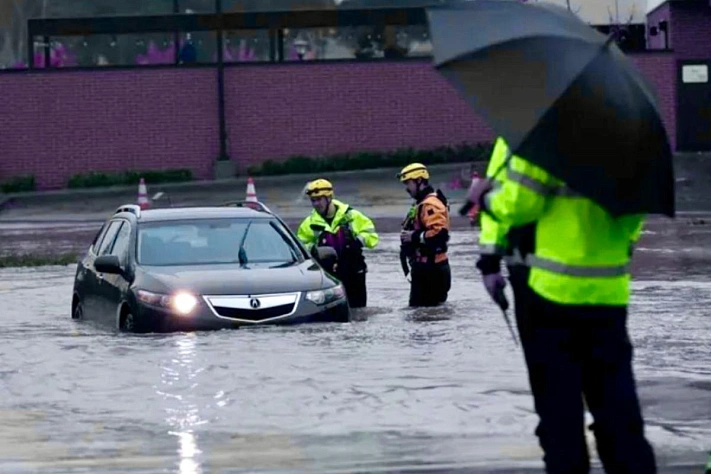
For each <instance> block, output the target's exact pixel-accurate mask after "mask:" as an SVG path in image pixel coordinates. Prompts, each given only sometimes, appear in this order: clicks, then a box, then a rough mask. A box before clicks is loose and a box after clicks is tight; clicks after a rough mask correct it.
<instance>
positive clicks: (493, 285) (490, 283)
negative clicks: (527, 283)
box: [481, 272, 506, 304]
mask: <svg viewBox="0 0 711 474" xmlns="http://www.w3.org/2000/svg"><path fill="white" fill-rule="evenodd" d="M481 278H482V280H484V288H486V292H487V293H489V296H491V299H492V300H494V301H496V302H497V304H498V301H497V291H500V290H503V289H504V288H505V287H506V279H504V277H503V275H501V272H497V273H489V274H488V275H482V276H481Z"/></svg>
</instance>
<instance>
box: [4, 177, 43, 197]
mask: <svg viewBox="0 0 711 474" xmlns="http://www.w3.org/2000/svg"><path fill="white" fill-rule="evenodd" d="M34 190H35V177H34V176H33V175H28V176H16V177H14V178H10V179H9V180H7V181H5V182H4V183H2V184H0V191H2V192H3V193H8V194H10V193H26V192H31V191H34Z"/></svg>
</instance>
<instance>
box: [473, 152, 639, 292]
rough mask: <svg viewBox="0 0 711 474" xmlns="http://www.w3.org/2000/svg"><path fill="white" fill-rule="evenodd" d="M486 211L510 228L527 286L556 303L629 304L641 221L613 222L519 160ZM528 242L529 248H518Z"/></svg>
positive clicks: (624, 219) (515, 159)
mask: <svg viewBox="0 0 711 474" xmlns="http://www.w3.org/2000/svg"><path fill="white" fill-rule="evenodd" d="M482 210H483V211H484V212H486V213H489V214H490V216H491V217H492V218H494V219H496V220H497V221H498V222H500V223H502V224H504V225H508V226H511V229H510V230H509V238H511V236H512V234H513V233H514V232H519V233H523V234H526V235H525V236H524V237H523V238H521V237H520V236H519V238H518V243H515V244H512V245H515V246H516V250H518V251H519V255H518V257H519V259H520V262H519V263H523V264H525V265H527V266H529V267H530V274H529V278H528V283H529V286H530V287H531V289H532V290H533V291H535V292H536V293H537V294H539V295H540V296H542V297H543V298H545V299H548V300H550V301H553V302H555V303H559V304H575V305H627V304H628V302H629V293H630V291H629V282H630V271H629V263H630V258H631V256H632V248H633V245H634V243H635V242H637V240H638V239H639V236H640V234H641V232H642V226H643V225H644V216H642V215H626V216H621V217H617V218H615V217H613V216H612V215H611V214H609V213H608V212H607V211H606V210H604V209H603V208H602V207H600V206H599V205H598V204H597V203H595V202H594V201H592V200H590V199H588V198H586V197H583V196H582V195H580V194H578V193H577V192H575V191H574V190H572V189H571V188H569V187H568V186H567V185H566V184H565V183H564V182H563V181H561V180H559V179H556V178H554V177H553V176H551V175H550V174H549V173H548V172H546V171H545V170H544V169H542V168H540V167H538V166H536V165H534V164H533V163H531V162H529V161H527V160H525V159H523V158H521V157H519V156H516V155H514V156H513V157H512V158H511V160H510V161H509V165H508V167H507V169H506V176H505V179H503V181H502V184H501V186H500V187H498V189H492V191H490V192H489V193H487V194H486V195H485V196H484V199H483V200H482ZM523 241H527V242H528V243H527V245H524V244H522V243H521V242H523Z"/></svg>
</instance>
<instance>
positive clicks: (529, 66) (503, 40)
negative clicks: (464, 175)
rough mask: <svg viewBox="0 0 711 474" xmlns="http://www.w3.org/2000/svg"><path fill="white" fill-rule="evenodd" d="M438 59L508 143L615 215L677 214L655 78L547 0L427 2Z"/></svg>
mask: <svg viewBox="0 0 711 474" xmlns="http://www.w3.org/2000/svg"><path fill="white" fill-rule="evenodd" d="M428 18H429V25H430V31H431V38H432V43H433V50H434V60H435V65H436V67H437V68H438V70H439V71H440V73H441V74H442V75H444V76H445V77H446V78H447V79H448V80H449V81H450V82H451V83H452V84H454V86H455V87H456V88H457V89H458V90H459V91H460V93H462V95H463V96H464V97H465V98H466V100H467V101H468V102H469V103H470V104H471V105H472V106H473V108H474V109H475V110H476V111H477V112H478V113H479V114H481V115H482V116H483V117H484V118H485V119H486V120H487V121H488V122H489V124H490V125H491V126H492V128H493V129H494V130H495V131H496V132H497V133H498V134H499V135H501V136H502V137H504V138H505V139H506V140H507V142H508V143H509V146H510V148H511V150H512V151H513V152H514V153H516V154H518V155H520V156H521V157H523V158H526V159H528V160H530V161H531V162H534V163H535V164H537V165H539V166H541V167H542V168H544V169H546V170H547V171H548V172H549V173H551V174H552V175H553V176H556V177H558V178H559V179H562V180H564V181H565V182H566V183H567V184H568V185H569V186H570V187H571V188H573V189H574V190H576V191H578V192H579V193H581V194H583V195H585V196H587V197H589V198H590V199H593V200H594V201H596V202H597V203H599V204H600V205H601V206H603V207H604V208H606V209H608V210H609V211H610V213H612V214H613V215H621V214H636V213H640V214H643V213H651V214H656V213H660V214H666V215H668V216H670V217H673V216H674V176H673V164H672V151H671V148H670V146H669V140H668V137H667V134H666V131H665V129H664V125H663V123H662V120H661V116H660V113H659V111H658V110H657V106H656V103H655V102H656V100H655V98H654V94H653V92H652V88H651V87H650V85H649V84H648V83H647V82H646V81H645V80H644V78H643V77H642V75H641V73H640V72H639V71H638V70H637V69H636V68H635V66H634V64H633V63H632V62H631V61H630V60H629V59H628V58H627V57H626V56H625V55H624V54H623V53H622V51H620V49H619V48H618V47H617V45H616V44H615V43H614V42H613V41H612V38H609V37H606V36H604V35H602V34H601V33H599V32H597V31H596V30H594V29H593V28H592V27H590V26H589V25H587V24H586V23H584V22H583V21H581V20H580V19H579V18H578V17H577V16H576V15H575V14H573V13H572V12H570V11H568V10H567V9H565V8H563V7H559V6H557V5H553V4H550V3H547V2H543V3H535V4H525V3H521V2H520V1H515V0H474V1H467V2H458V3H452V4H448V5H441V6H433V7H430V8H428Z"/></svg>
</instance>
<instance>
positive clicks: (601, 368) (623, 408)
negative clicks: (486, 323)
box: [510, 267, 657, 474]
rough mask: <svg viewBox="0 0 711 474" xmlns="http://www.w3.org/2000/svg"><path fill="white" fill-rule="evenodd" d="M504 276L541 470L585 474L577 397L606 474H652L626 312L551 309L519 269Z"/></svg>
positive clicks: (585, 453)
mask: <svg viewBox="0 0 711 474" xmlns="http://www.w3.org/2000/svg"><path fill="white" fill-rule="evenodd" d="M510 274H511V276H510V280H511V286H512V288H513V290H514V297H515V311H516V322H517V325H518V328H519V334H520V336H521V342H522V345H523V349H524V356H525V360H526V365H527V367H528V376H529V382H530V385H531V391H532V392H533V397H534V402H535V407H536V412H537V413H538V416H539V419H540V422H539V425H538V428H537V429H536V435H537V436H538V438H539V442H540V445H541V448H542V449H543V451H544V453H545V455H544V458H543V459H544V461H545V464H546V471H547V472H548V473H565V474H578V473H586V474H587V473H588V472H589V470H590V460H589V454H588V451H587V444H586V442H585V431H584V430H585V423H584V405H583V397H584V400H585V402H586V403H587V406H588V409H589V410H590V413H591V414H592V416H593V419H594V423H593V425H592V426H591V428H592V430H593V432H594V434H595V440H596V445H597V451H598V454H599V456H600V459H601V461H602V464H603V467H604V469H605V472H607V473H620V474H621V473H625V474H626V473H635V474H650V473H656V472H657V467H656V461H655V459H654V451H653V449H652V447H651V445H650V444H649V442H648V441H647V440H646V438H645V436H644V422H643V419H642V414H641V408H640V404H639V400H638V397H637V389H636V386H635V381H634V375H633V372H632V356H633V349H632V344H631V342H630V339H629V336H628V333H627V307H610V306H565V305H559V304H555V303H553V302H551V301H547V300H545V299H543V298H541V297H540V296H538V295H537V294H536V293H534V292H533V291H532V290H531V289H530V288H529V286H528V282H527V280H528V270H527V269H526V268H525V267H510Z"/></svg>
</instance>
